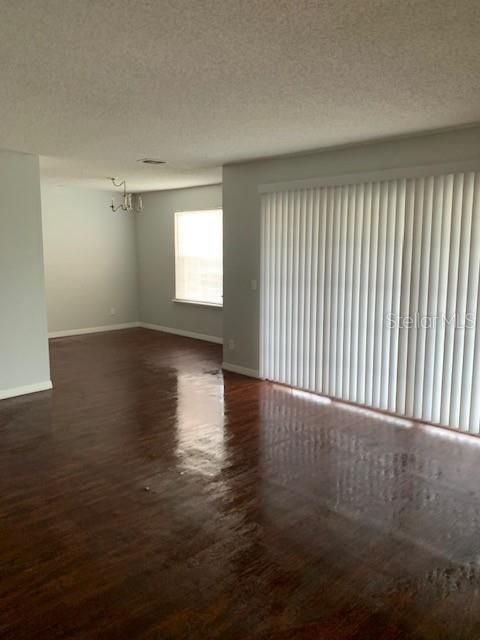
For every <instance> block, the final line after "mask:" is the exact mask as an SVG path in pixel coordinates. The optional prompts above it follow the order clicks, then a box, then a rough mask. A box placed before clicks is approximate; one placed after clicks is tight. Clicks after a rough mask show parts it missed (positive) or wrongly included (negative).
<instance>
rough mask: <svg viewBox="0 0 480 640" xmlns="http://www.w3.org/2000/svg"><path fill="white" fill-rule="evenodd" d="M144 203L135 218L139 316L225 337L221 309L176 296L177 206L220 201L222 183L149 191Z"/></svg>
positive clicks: (193, 206) (206, 206) (205, 205)
mask: <svg viewBox="0 0 480 640" xmlns="http://www.w3.org/2000/svg"><path fill="white" fill-rule="evenodd" d="M143 205H144V211H143V213H141V214H140V215H138V217H137V220H136V221H137V241H138V264H139V283H140V320H141V321H142V322H146V323H149V324H156V325H160V326H163V327H169V328H175V329H180V330H182V331H188V332H192V333H200V334H203V335H207V336H212V337H215V338H222V336H223V313H222V309H216V308H208V307H201V306H197V305H190V304H184V303H179V302H173V301H172V300H173V298H174V297H175V211H188V210H194V209H213V208H217V207H221V206H222V187H221V185H213V186H208V187H196V188H192V189H175V190H170V191H156V192H152V193H146V194H144V196H143Z"/></svg>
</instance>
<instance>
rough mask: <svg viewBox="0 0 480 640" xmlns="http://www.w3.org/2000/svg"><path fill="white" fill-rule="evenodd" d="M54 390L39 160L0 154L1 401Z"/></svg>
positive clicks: (4, 153) (4, 152) (6, 153)
mask: <svg viewBox="0 0 480 640" xmlns="http://www.w3.org/2000/svg"><path fill="white" fill-rule="evenodd" d="M49 385H50V365H49V357H48V339H47V321H46V309H45V290H44V275H43V252H42V220H41V206H40V177H39V168H38V158H37V157H36V156H30V155H25V154H20V153H12V152H8V151H0V398H4V397H8V396H10V395H19V394H21V393H26V392H29V391H34V390H40V389H42V388H48V386H49Z"/></svg>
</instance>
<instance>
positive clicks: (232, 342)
mask: <svg viewBox="0 0 480 640" xmlns="http://www.w3.org/2000/svg"><path fill="white" fill-rule="evenodd" d="M228 348H229V349H230V351H233V350H234V349H235V340H234V339H233V338H230V340H229V341H228Z"/></svg>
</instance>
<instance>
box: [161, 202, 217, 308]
mask: <svg viewBox="0 0 480 640" xmlns="http://www.w3.org/2000/svg"><path fill="white" fill-rule="evenodd" d="M205 211H219V212H220V213H221V215H222V226H223V208H222V207H208V208H204V209H182V210H179V211H175V215H174V235H175V245H174V273H175V275H174V287H175V297H174V298H172V302H175V303H178V304H189V305H194V306H197V307H208V308H212V309H222V308H223V302H222V303H217V302H209V301H208V300H188V299H186V298H177V247H178V237H177V219H178V217H179V216H180V215H181V214H184V213H202V212H205ZM222 258H223V246H222ZM222 277H223V265H222ZM222 300H223V291H222Z"/></svg>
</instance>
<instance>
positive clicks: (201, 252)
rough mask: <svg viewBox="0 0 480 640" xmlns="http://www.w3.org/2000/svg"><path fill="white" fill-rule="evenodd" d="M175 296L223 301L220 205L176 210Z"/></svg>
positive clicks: (210, 301) (187, 298) (186, 298)
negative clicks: (201, 209) (208, 207)
mask: <svg viewBox="0 0 480 640" xmlns="http://www.w3.org/2000/svg"><path fill="white" fill-rule="evenodd" d="M175 298H176V299H177V300H185V301H188V302H199V303H202V302H203V303H207V304H215V305H221V304H222V302H223V232H222V210H221V209H209V210H204V211H177V212H176V213H175Z"/></svg>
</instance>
